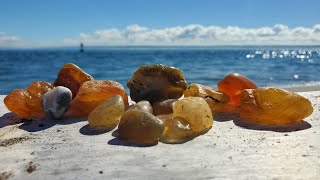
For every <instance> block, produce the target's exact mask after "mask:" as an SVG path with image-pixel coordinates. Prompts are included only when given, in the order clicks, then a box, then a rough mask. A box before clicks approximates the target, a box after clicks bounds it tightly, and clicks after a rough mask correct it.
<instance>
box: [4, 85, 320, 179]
mask: <svg viewBox="0 0 320 180" xmlns="http://www.w3.org/2000/svg"><path fill="white" fill-rule="evenodd" d="M299 94H301V95H303V96H305V97H307V98H309V99H310V100H311V101H312V103H313V107H314V113H313V114H312V115H311V116H310V117H308V118H306V119H305V122H304V123H302V124H301V125H299V126H295V127H291V128H285V129H269V130H258V129H252V128H249V129H248V128H243V127H239V126H237V125H235V123H234V121H232V120H231V119H232V118H231V119H230V118H229V119H228V118H227V119H226V117H220V118H219V117H215V119H216V121H215V122H214V125H213V128H212V129H211V130H210V131H209V132H208V133H207V134H205V135H203V136H200V137H197V138H195V139H194V140H192V141H189V142H187V143H184V144H176V145H168V144H163V143H159V144H158V145H156V146H152V147H136V146H129V145H128V144H126V143H125V142H122V141H120V140H119V139H117V138H115V137H114V136H113V135H112V133H113V131H111V132H108V133H104V134H96V135H93V134H92V133H90V131H88V129H87V126H86V125H87V122H86V121H81V120H74V119H69V120H64V121H52V120H47V121H33V122H32V123H18V124H14V125H8V124H9V122H11V120H12V119H14V116H12V114H7V113H8V111H7V110H6V108H5V107H4V105H3V103H2V100H3V98H4V96H0V127H1V128H0V143H1V142H3V140H6V139H10V138H19V137H20V138H21V137H29V138H31V139H28V140H22V141H21V142H19V143H17V144H13V145H9V146H7V147H1V146H0V155H1V156H0V179H1V173H6V174H7V175H8V174H9V175H10V179H24V180H25V179H30V180H33V179H214V178H217V179H315V180H318V179H320V141H319V139H320V121H319V115H320V112H319V111H320V110H319V108H320V91H317V92H304V93H299ZM225 120H228V121H225ZM30 162H32V164H31V165H30ZM30 167H31V168H30ZM32 167H35V170H34V171H32V172H31V173H29V172H28V171H27V170H28V168H29V170H30V171H31V170H33V168H32ZM2 175H3V174H2Z"/></svg>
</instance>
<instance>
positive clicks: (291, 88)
mask: <svg viewBox="0 0 320 180" xmlns="http://www.w3.org/2000/svg"><path fill="white" fill-rule="evenodd" d="M271 87H272V86H271ZM280 88H282V89H285V90H287V91H293V92H310V91H320V85H310V86H308V85H297V86H280Z"/></svg>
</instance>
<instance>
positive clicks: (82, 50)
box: [80, 43, 84, 52]
mask: <svg viewBox="0 0 320 180" xmlns="http://www.w3.org/2000/svg"><path fill="white" fill-rule="evenodd" d="M80 52H84V49H83V43H80Z"/></svg>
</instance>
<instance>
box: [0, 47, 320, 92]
mask: <svg viewBox="0 0 320 180" xmlns="http://www.w3.org/2000/svg"><path fill="white" fill-rule="evenodd" d="M65 63H75V64H77V65H78V66H80V67H81V68H82V69H83V70H84V71H86V72H87V73H89V74H91V75H92V76H93V77H94V78H95V79H97V80H115V81H118V82H120V83H121V84H122V85H123V86H124V87H125V85H126V82H127V81H128V79H129V78H130V77H131V76H132V75H133V73H134V71H135V70H136V69H137V68H138V67H139V66H141V65H146V64H165V65H169V66H175V67H177V68H180V69H181V70H182V71H183V73H184V75H185V77H186V80H187V82H188V83H201V84H205V85H208V86H211V87H214V88H216V85H217V83H218V82H219V81H220V80H221V79H223V78H224V77H225V76H226V75H227V74H229V73H233V72H237V73H240V74H243V75H245V76H247V77H248V78H250V79H252V80H253V81H254V82H255V83H256V84H257V85H258V86H280V87H283V86H295V85H319V84H320V72H319V70H320V46H308V47H293V46H290V47H284V46H282V47H272V46H268V47H262V46H259V47H254V46H252V47H85V51H84V52H80V51H79V48H55V49H54V48H51V49H49V48H48V49H1V50H0V94H8V93H9V92H10V91H11V90H13V89H16V88H26V87H27V86H28V85H29V84H30V83H31V82H33V81H39V80H41V81H47V82H53V81H54V80H55V78H56V76H57V73H58V72H59V70H60V68H61V67H62V66H63V64H65ZM126 90H127V91H128V89H127V88H126Z"/></svg>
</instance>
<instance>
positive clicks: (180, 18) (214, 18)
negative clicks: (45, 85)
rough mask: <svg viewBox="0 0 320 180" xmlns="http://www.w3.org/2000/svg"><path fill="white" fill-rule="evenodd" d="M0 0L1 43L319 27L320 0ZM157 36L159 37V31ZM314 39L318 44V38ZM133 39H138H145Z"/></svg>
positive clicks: (125, 41) (48, 43) (43, 42)
mask: <svg viewBox="0 0 320 180" xmlns="http://www.w3.org/2000/svg"><path fill="white" fill-rule="evenodd" d="M0 3H1V5H0V32H1V34H0V45H1V36H3V37H2V39H5V40H7V41H9V40H10V39H13V40H19V41H23V43H22V42H20V44H19V43H18V46H19V45H22V44H24V45H26V44H32V43H33V44H38V45H41V44H46V43H47V45H50V43H53V42H55V43H57V42H60V43H61V44H63V43H65V42H69V43H70V42H71V40H73V41H74V42H75V41H80V40H84V39H83V36H81V34H85V35H91V36H92V37H93V35H94V34H95V33H96V32H97V31H104V30H110V29H116V30H117V31H119V32H120V33H122V34H124V33H126V32H124V31H125V29H126V28H127V27H128V26H131V25H137V26H138V27H143V28H147V29H149V31H151V30H150V29H162V30H164V29H166V28H172V27H177V26H179V27H189V26H190V25H194V24H196V25H200V26H201V27H203V28H208V27H210V26H216V27H221V28H225V29H226V28H227V27H229V26H232V27H239V28H241V29H259V28H263V27H270V28H271V29H272V28H274V26H275V25H276V24H281V25H284V26H286V27H287V28H289V30H290V31H291V30H294V28H297V27H304V28H309V29H311V30H310V32H311V31H313V32H316V31H317V27H316V30H314V28H315V25H317V24H320V10H319V9H320V1H319V0H299V1H298V0H265V1H262V0H219V1H218V0H217V1H214V0H211V1H210V0H193V1H191V0H158V1H155V0H154V1H151V0H126V1H125V0H91V1H89V0H54V1H53V0H52V1H49V0H46V1H44V0H26V1H21V0H0ZM190 28H191V29H192V28H194V27H190ZM190 28H189V29H190ZM187 29H188V28H187ZM205 30H206V31H205V32H207V29H205ZM181 32H182V31H181ZM104 33H105V34H107V35H105V34H104V35H105V36H108V35H109V34H110V33H109V34H108V31H106V32H104ZM111 34H112V33H111ZM149 34H150V33H149ZM100 35H101V34H100ZM146 35H147V34H142V35H140V36H146ZM121 36H122V35H121ZM153 36H154V35H153ZM310 36H317V34H316V35H314V34H310ZM85 37H86V38H88V36H85ZM92 37H91V38H92ZM197 37H198V36H197ZM15 38H16V39H15ZM121 38H123V37H121ZM157 38H160V37H159V36H158V35H157ZM188 38H189V37H188ZM90 40H91V39H90ZM106 40H110V37H109V39H106ZM132 41H135V39H134V40H132V39H131V41H128V40H127V39H126V40H123V39H122V40H121V42H120V41H116V43H115V44H117V43H120V44H121V43H124V44H130V42H132ZM149 41H150V38H149V39H148V42H149ZM165 41H166V42H167V43H168V40H165ZM169 41H170V40H169ZM311 41H312V42H316V43H317V41H318V39H317V38H316V39H315V40H314V39H312V40H310V42H311ZM3 42H4V41H3ZM90 42H92V44H95V43H93V42H94V41H90ZM108 42H112V41H108ZM135 42H136V44H139V42H140V43H141V40H139V41H135ZM144 42H146V40H144ZM170 42H171V41H170ZM175 42H176V41H175ZM188 42H190V39H189V40H188ZM197 42H198V43H201V42H200V41H197ZM290 42H291V41H290ZM100 43H102V42H100ZM149 43H150V44H152V42H151V41H150V42H149ZM180 43H181V42H180ZM75 44H76V43H75ZM102 44H103V43H102ZM133 44H134V43H133ZM142 44H143V43H142ZM191 44H192V43H191ZM2 46H3V45H2Z"/></svg>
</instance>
